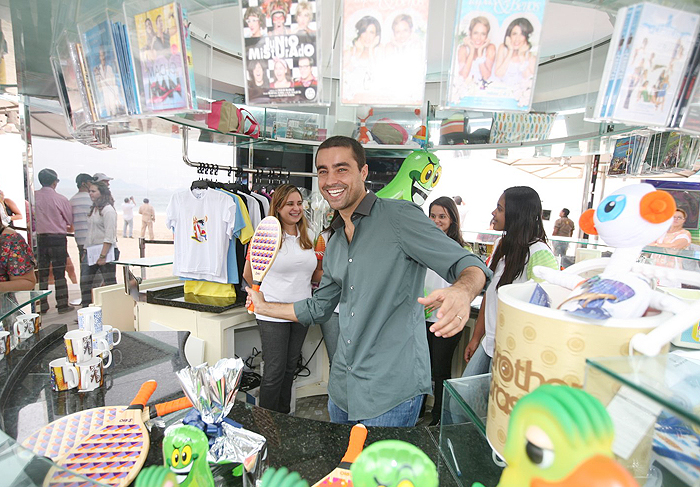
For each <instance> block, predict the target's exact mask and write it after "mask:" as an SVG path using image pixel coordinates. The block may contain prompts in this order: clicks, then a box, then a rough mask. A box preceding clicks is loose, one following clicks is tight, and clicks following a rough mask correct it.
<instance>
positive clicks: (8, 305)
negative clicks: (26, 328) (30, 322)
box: [0, 290, 51, 322]
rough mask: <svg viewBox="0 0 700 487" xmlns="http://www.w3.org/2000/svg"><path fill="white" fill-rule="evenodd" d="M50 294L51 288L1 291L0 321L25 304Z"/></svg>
mask: <svg viewBox="0 0 700 487" xmlns="http://www.w3.org/2000/svg"><path fill="white" fill-rule="evenodd" d="M49 294H51V291H49V290H44V291H15V292H8V293H0V322H1V321H3V320H4V319H5V318H7V317H8V316H10V315H12V314H13V313H15V312H17V311H19V310H20V309H22V308H23V307H24V306H27V305H28V304H32V303H34V302H36V301H38V300H40V299H41V298H43V297H45V296H48V295H49Z"/></svg>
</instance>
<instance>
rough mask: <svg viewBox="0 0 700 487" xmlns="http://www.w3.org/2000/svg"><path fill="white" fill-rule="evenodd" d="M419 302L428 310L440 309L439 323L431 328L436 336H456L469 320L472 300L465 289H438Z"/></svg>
mask: <svg viewBox="0 0 700 487" xmlns="http://www.w3.org/2000/svg"><path fill="white" fill-rule="evenodd" d="M418 302H419V303H420V304H422V305H424V306H426V308H427V307H432V308H436V307H439V308H440V309H439V310H438V312H437V317H438V321H436V322H435V323H433V325H432V326H431V327H430V331H431V332H433V333H435V336H438V337H445V338H448V337H451V336H453V335H456V334H457V333H459V332H460V331H462V329H463V328H464V325H465V324H466V323H467V320H468V319H469V311H470V309H471V307H470V303H471V299H470V298H469V293H468V292H467V291H466V290H464V289H461V288H458V287H455V286H450V287H446V288H444V289H436V290H435V291H433V292H432V293H430V294H429V295H428V296H426V297H424V298H418Z"/></svg>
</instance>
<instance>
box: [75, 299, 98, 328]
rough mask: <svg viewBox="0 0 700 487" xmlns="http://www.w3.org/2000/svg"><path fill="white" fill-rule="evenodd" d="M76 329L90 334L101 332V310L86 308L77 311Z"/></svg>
mask: <svg viewBox="0 0 700 487" xmlns="http://www.w3.org/2000/svg"><path fill="white" fill-rule="evenodd" d="M78 328H79V329H81V330H84V331H89V332H90V333H99V332H101V331H102V308H100V307H99V306H88V307H87V308H81V309H79V310H78Z"/></svg>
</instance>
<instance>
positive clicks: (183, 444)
mask: <svg viewBox="0 0 700 487" xmlns="http://www.w3.org/2000/svg"><path fill="white" fill-rule="evenodd" d="M208 451H209V440H208V439H207V435H205V434H204V432H203V431H202V430H200V429H199V428H195V427H194V426H188V425H178V426H175V427H172V428H169V429H168V430H167V431H166V434H165V439H164V440H163V460H164V462H165V466H154V467H148V468H145V469H143V471H141V473H140V474H139V476H138V477H136V484H135V485H136V487H176V486H178V485H179V486H181V487H214V476H213V475H212V473H211V470H210V469H209V463H208V462H207V452H208Z"/></svg>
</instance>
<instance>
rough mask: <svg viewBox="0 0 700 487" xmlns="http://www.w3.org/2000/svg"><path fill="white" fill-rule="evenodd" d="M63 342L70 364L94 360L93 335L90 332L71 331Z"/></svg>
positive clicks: (64, 336) (64, 337)
mask: <svg viewBox="0 0 700 487" xmlns="http://www.w3.org/2000/svg"><path fill="white" fill-rule="evenodd" d="M63 341H64V342H65V344H66V355H67V356H68V361H69V362H72V363H76V362H85V361H88V360H90V359H91V358H92V334H91V333H90V332H89V331H84V330H73V331H69V332H68V333H66V334H65V335H63Z"/></svg>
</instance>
